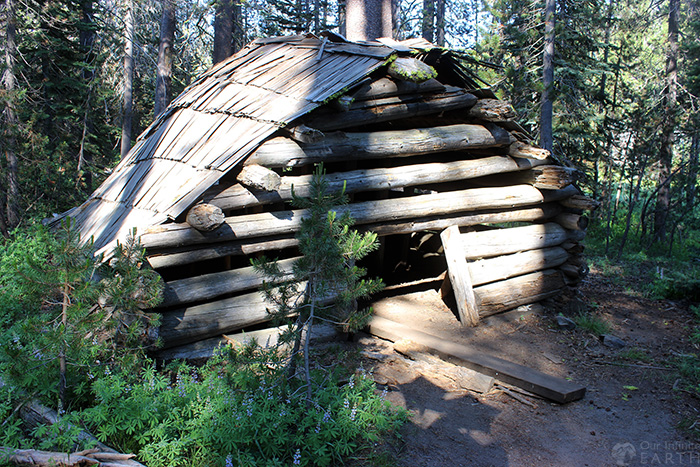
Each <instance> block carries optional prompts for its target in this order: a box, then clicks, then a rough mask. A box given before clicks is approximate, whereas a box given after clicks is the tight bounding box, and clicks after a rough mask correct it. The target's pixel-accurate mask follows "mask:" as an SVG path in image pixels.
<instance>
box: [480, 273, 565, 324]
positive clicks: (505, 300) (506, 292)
mask: <svg viewBox="0 0 700 467" xmlns="http://www.w3.org/2000/svg"><path fill="white" fill-rule="evenodd" d="M565 287H566V284H565V282H564V278H563V277H562V274H561V272H560V271H558V270H556V269H546V270H544V271H537V272H533V273H531V274H525V275H523V276H517V277H513V278H511V279H507V280H504V281H499V282H492V283H490V284H486V285H481V286H479V287H475V288H474V295H476V297H477V302H478V304H479V316H480V317H482V318H483V317H486V316H490V315H493V314H496V313H500V312H502V311H506V310H510V309H511V308H515V307H518V306H520V305H525V304H528V303H535V302H539V301H541V300H544V299H545V298H550V297H553V296H556V295H558V294H560V293H561V291H562V290H563V289H564V288H565Z"/></svg>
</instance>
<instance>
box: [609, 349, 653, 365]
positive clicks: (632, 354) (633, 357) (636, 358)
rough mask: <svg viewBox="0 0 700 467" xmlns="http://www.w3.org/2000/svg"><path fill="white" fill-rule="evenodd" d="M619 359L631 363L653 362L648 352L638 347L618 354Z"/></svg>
mask: <svg viewBox="0 0 700 467" xmlns="http://www.w3.org/2000/svg"><path fill="white" fill-rule="evenodd" d="M617 357H618V358H620V359H622V360H627V361H631V362H648V361H650V360H651V358H649V355H647V353H646V351H645V350H643V349H640V348H638V347H632V348H631V349H627V350H623V351H622V352H620V353H618V354H617Z"/></svg>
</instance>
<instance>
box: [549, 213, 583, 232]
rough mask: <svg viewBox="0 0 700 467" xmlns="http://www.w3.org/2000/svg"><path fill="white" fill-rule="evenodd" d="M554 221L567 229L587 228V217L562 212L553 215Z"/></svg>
mask: <svg viewBox="0 0 700 467" xmlns="http://www.w3.org/2000/svg"><path fill="white" fill-rule="evenodd" d="M554 222H556V223H557V224H559V225H561V226H562V227H564V228H566V229H569V230H586V228H588V217H586V216H581V215H579V214H574V213H571V212H562V213H561V214H557V215H556V216H555V217H554Z"/></svg>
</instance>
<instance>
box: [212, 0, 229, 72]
mask: <svg viewBox="0 0 700 467" xmlns="http://www.w3.org/2000/svg"><path fill="white" fill-rule="evenodd" d="M232 45H233V1H232V0H216V2H214V54H213V56H212V62H213V63H214V64H217V63H219V62H221V61H223V60H226V59H227V58H228V57H230V56H231V47H232Z"/></svg>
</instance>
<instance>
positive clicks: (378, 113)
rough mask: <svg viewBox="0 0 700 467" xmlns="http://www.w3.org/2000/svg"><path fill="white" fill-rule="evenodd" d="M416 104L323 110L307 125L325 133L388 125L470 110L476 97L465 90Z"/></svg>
mask: <svg viewBox="0 0 700 467" xmlns="http://www.w3.org/2000/svg"><path fill="white" fill-rule="evenodd" d="M418 97H419V99H418V100H416V101H413V102H401V103H394V101H388V102H387V103H383V102H382V101H381V100H377V101H375V102H374V104H375V105H374V106H373V107H370V108H360V109H351V110H349V111H348V112H343V113H337V112H326V111H324V110H325V109H319V110H317V111H315V112H312V113H311V114H309V116H308V117H306V118H304V120H303V123H304V124H305V125H308V126H310V127H312V128H316V129H318V130H321V131H324V132H325V131H330V130H340V129H343V128H352V127H357V126H361V125H368V124H372V123H381V122H387V121H390V120H397V119H401V118H408V117H416V116H419V115H432V114H438V113H440V112H444V111H447V110H452V109H461V108H469V107H471V106H472V105H474V103H475V102H476V100H477V99H476V97H475V96H474V95H472V94H469V93H467V92H466V91H464V90H463V89H459V90H457V91H451V92H445V93H442V94H432V95H422V96H418Z"/></svg>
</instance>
